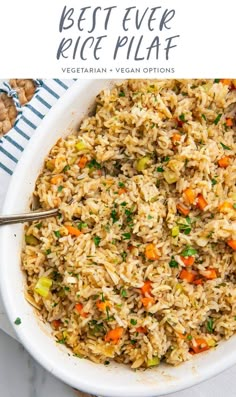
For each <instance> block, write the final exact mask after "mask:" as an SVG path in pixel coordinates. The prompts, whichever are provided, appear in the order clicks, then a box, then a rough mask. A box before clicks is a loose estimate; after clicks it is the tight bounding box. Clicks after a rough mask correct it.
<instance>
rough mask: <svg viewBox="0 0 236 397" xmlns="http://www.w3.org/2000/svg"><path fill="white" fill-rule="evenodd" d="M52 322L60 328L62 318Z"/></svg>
mask: <svg viewBox="0 0 236 397" xmlns="http://www.w3.org/2000/svg"><path fill="white" fill-rule="evenodd" d="M51 324H52V326H53V328H55V329H58V328H59V327H60V325H61V320H53V321H52V322H51Z"/></svg>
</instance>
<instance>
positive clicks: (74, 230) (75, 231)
mask: <svg viewBox="0 0 236 397" xmlns="http://www.w3.org/2000/svg"><path fill="white" fill-rule="evenodd" d="M65 228H66V229H67V230H68V233H69V234H71V236H76V237H79V236H80V235H81V234H83V233H82V232H81V231H80V230H79V229H77V228H76V227H73V226H65Z"/></svg>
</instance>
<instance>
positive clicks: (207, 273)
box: [199, 269, 217, 280]
mask: <svg viewBox="0 0 236 397" xmlns="http://www.w3.org/2000/svg"><path fill="white" fill-rule="evenodd" d="M199 273H200V274H201V275H202V276H204V277H205V278H206V279H207V280H214V278H217V273H216V270H215V269H206V270H200V272H199Z"/></svg>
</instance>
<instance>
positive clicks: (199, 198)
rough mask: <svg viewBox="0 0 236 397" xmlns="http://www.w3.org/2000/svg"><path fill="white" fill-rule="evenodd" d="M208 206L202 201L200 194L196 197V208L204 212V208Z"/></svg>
mask: <svg viewBox="0 0 236 397" xmlns="http://www.w3.org/2000/svg"><path fill="white" fill-rule="evenodd" d="M207 205H208V202H207V201H206V200H205V199H204V197H203V195H202V194H201V193H200V194H198V196H197V207H198V208H199V209H200V210H202V211H203V210H204V208H205V207H206V206H207Z"/></svg>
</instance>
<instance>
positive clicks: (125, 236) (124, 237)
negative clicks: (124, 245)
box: [122, 233, 131, 240]
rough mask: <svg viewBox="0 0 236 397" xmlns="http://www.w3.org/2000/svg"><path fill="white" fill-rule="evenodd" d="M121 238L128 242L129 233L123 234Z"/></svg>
mask: <svg viewBox="0 0 236 397" xmlns="http://www.w3.org/2000/svg"><path fill="white" fill-rule="evenodd" d="M122 237H123V239H124V240H130V238H131V233H123V234H122Z"/></svg>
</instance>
